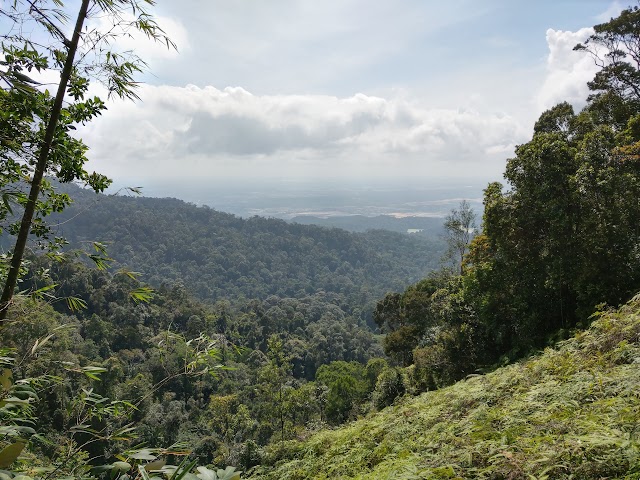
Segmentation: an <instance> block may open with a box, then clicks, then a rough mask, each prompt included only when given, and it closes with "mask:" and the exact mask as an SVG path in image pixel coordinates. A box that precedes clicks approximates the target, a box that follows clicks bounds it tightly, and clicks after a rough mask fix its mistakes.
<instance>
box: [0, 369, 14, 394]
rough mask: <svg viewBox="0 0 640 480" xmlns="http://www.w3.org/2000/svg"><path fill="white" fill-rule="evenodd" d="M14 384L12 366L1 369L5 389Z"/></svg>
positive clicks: (1, 382)
mask: <svg viewBox="0 0 640 480" xmlns="http://www.w3.org/2000/svg"><path fill="white" fill-rule="evenodd" d="M11 385H13V374H12V373H11V369H10V368H3V369H2V370H0V386H1V387H2V388H3V389H4V390H9V389H10V388H11Z"/></svg>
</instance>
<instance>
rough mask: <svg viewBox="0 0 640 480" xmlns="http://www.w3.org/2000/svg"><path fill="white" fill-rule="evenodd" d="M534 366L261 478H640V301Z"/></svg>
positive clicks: (423, 400)
mask: <svg viewBox="0 0 640 480" xmlns="http://www.w3.org/2000/svg"><path fill="white" fill-rule="evenodd" d="M598 316H599V318H598V319H597V320H595V321H594V322H593V324H592V325H591V327H590V328H589V329H588V330H587V331H584V332H581V333H578V334H577V335H576V336H575V337H573V338H571V339H569V340H567V341H564V342H562V343H561V344H559V346H558V347H557V348H554V349H551V348H548V349H546V350H545V351H544V352H543V353H541V354H540V355H538V356H536V357H534V358H531V359H529V360H527V361H523V362H520V363H516V364H512V365H509V366H507V367H504V368H500V369H498V370H496V371H494V372H493V373H490V374H487V375H483V376H477V375H476V376H470V377H469V378H467V379H466V380H463V381H460V382H458V383H456V384H454V385H452V386H450V387H448V388H443V389H441V390H438V391H433V392H427V393H424V394H422V395H420V396H418V397H415V398H406V399H405V400H404V401H401V402H400V403H399V404H397V405H395V406H392V407H389V408H386V409H384V410H383V411H381V412H379V413H374V414H370V415H369V416H368V417H367V418H365V419H362V420H359V421H357V422H354V423H352V424H350V425H348V426H345V427H342V428H339V429H337V430H333V431H330V430H329V431H322V432H319V433H317V434H315V435H313V436H311V437H310V438H309V439H307V440H305V441H290V442H287V443H282V444H279V445H274V446H273V447H271V450H270V455H269V457H268V458H266V459H265V460H266V461H265V463H264V464H263V466H261V467H258V469H257V470H255V471H254V472H253V475H252V476H251V477H250V478H253V479H256V480H257V479H264V480H268V479H279V480H297V479H299V480H302V479H314V478H315V479H329V478H331V479H386V478H389V479H391V478H393V479H423V478H428V479H432V478H433V479H440V478H442V479H444V478H474V479H490V478H491V479H507V478H508V479H520V478H522V479H545V478H556V479H560V478H567V479H568V478H580V479H592V478H593V479H595V478H629V479H631V478H640V459H639V457H638V449H639V447H640V442H639V440H638V429H639V427H638V425H640V397H639V396H638V392H639V391H640V369H638V362H640V296H636V297H635V298H634V299H633V300H632V301H631V302H629V303H628V304H627V305H625V306H624V307H622V308H621V309H620V310H617V311H610V312H605V313H600V314H598Z"/></svg>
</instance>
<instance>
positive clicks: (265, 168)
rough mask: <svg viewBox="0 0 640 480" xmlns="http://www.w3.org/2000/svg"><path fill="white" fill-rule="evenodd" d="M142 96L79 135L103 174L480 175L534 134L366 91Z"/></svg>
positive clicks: (491, 118) (153, 90) (149, 92)
mask: <svg viewBox="0 0 640 480" xmlns="http://www.w3.org/2000/svg"><path fill="white" fill-rule="evenodd" d="M140 93H141V96H142V98H143V102H141V103H138V104H133V103H126V102H116V103H114V104H113V105H112V106H111V107H110V111H109V112H106V113H105V115H104V116H103V117H102V118H100V119H98V120H96V121H95V122H94V123H93V124H91V125H90V126H88V127H86V128H85V129H84V130H83V131H82V132H80V133H81V135H82V136H83V138H84V139H85V141H86V142H87V143H88V144H89V145H90V146H91V156H92V157H93V158H94V159H95V162H94V165H95V168H96V169H97V170H98V171H104V172H105V173H108V174H110V175H112V176H115V177H127V176H138V177H140V176H144V175H151V176H160V177H166V178H171V176H176V175H179V176H183V177H198V176H202V175H211V176H214V175H242V174H243V173H244V174H246V173H247V172H250V173H251V174H252V175H261V174H270V173H273V172H282V171H289V172H293V174H299V175H304V174H306V173H305V172H308V171H312V172H316V171H317V172H321V173H323V174H324V175H328V176H331V175H332V174H333V175H336V176H337V175H340V174H343V173H347V172H348V173H351V174H354V173H357V172H360V174H361V175H369V174H371V175H394V176H397V175H398V174H399V173H402V172H404V174H405V175H407V174H410V172H411V169H416V168H417V169H420V173H424V172H425V171H428V172H436V173H443V172H444V170H446V169H454V170H455V169H459V168H466V169H468V170H467V173H469V174H472V173H473V171H474V169H475V170H477V171H478V172H482V171H483V170H486V168H487V162H489V163H491V162H496V161H498V162H502V161H503V159H504V157H505V152H506V148H507V147H505V145H512V144H515V143H518V142H520V141H522V140H523V139H525V138H526V135H527V132H526V130H525V129H524V128H522V127H521V126H520V125H519V123H518V122H517V121H516V120H515V119H514V118H510V117H508V116H505V115H495V114H483V113H480V112H477V111H473V110H447V109H428V108H425V107H422V106H419V105H417V104H412V103H411V102H409V101H407V100H398V99H386V98H381V97H375V96H369V95H364V94H356V95H353V96H351V97H345V98H340V97H335V96H326V95H273V96H270V95H262V96H260V95H253V94H251V93H250V92H248V91H246V90H244V89H242V88H239V87H235V88H225V89H223V90H219V89H216V88H214V87H205V88H198V87H195V86H187V87H182V88H181V87H169V86H162V87H153V86H145V87H143V89H142V91H141V92H140ZM507 153H508V152H507ZM497 170H498V171H499V168H498V169H497ZM416 173H417V172H416Z"/></svg>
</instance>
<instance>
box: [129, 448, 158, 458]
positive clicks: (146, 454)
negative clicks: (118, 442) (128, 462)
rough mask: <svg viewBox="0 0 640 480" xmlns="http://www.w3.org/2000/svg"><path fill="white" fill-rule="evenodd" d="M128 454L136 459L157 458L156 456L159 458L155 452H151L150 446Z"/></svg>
mask: <svg viewBox="0 0 640 480" xmlns="http://www.w3.org/2000/svg"><path fill="white" fill-rule="evenodd" d="M128 456H129V458H133V459H135V460H155V459H156V458H158V457H157V456H156V455H153V453H151V450H149V449H148V448H143V449H141V450H138V451H137V452H134V453H132V454H129V455H128Z"/></svg>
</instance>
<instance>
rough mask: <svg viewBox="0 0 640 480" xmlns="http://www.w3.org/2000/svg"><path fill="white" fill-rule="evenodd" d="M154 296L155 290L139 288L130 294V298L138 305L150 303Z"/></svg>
mask: <svg viewBox="0 0 640 480" xmlns="http://www.w3.org/2000/svg"><path fill="white" fill-rule="evenodd" d="M153 295H154V292H153V289H152V288H149V287H138V288H136V289H134V290H131V291H130V292H129V296H130V297H131V299H132V300H133V301H134V302H136V303H140V302H143V303H149V301H150V300H151V299H152V298H153Z"/></svg>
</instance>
